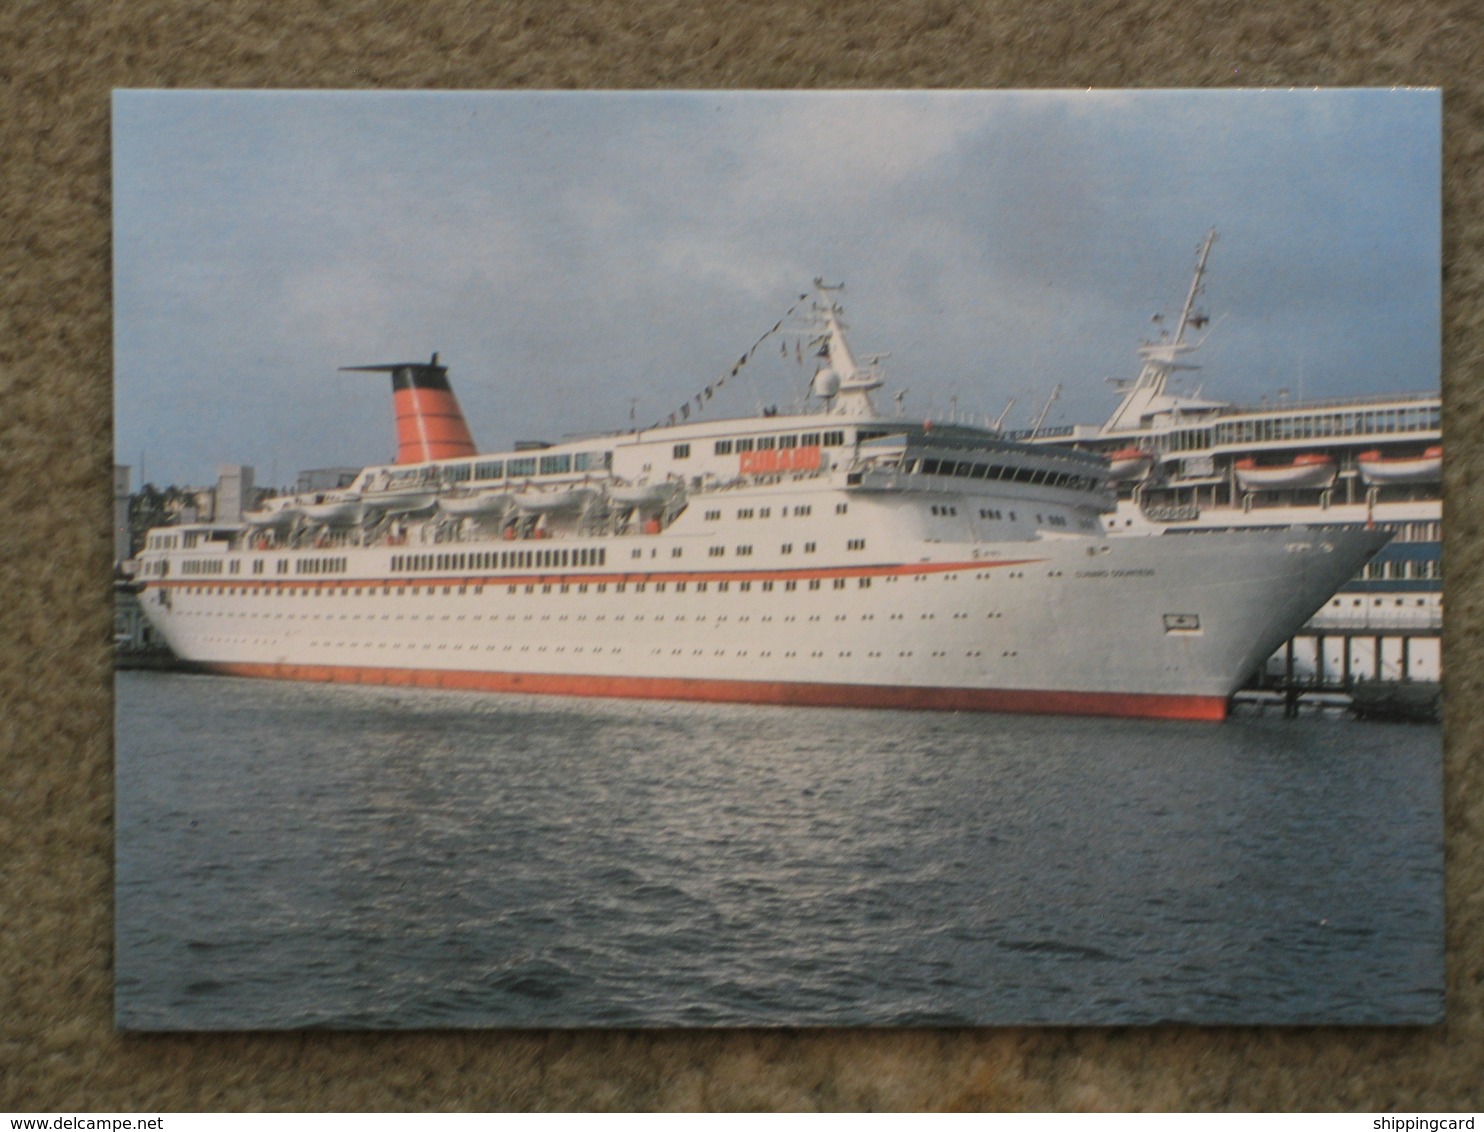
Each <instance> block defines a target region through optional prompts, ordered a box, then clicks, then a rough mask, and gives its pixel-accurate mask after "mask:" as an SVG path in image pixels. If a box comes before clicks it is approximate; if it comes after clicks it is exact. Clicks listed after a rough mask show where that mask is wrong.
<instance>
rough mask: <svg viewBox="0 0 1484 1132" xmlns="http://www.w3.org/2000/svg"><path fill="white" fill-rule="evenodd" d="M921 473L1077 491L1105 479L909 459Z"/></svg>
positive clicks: (912, 467) (911, 467)
mask: <svg viewBox="0 0 1484 1132" xmlns="http://www.w3.org/2000/svg"><path fill="white" fill-rule="evenodd" d="M904 470H905V471H907V472H909V473H916V474H917V475H922V476H959V477H961V478H965V479H976V480H1004V481H1005V482H1007V483H1027V484H1044V485H1046V486H1047V487H1066V488H1071V489H1073V490H1075V491H1097V490H1099V489H1101V487H1102V486H1103V481H1102V480H1101V479H1099V478H1098V477H1097V476H1081V475H1074V474H1073V473H1071V472H1056V471H1052V470H1050V469H1049V468H1027V467H1015V466H1013V465H1003V464H978V463H974V462H973V461H971V460H932V459H924V460H909V461H907V466H906V468H905V469H904Z"/></svg>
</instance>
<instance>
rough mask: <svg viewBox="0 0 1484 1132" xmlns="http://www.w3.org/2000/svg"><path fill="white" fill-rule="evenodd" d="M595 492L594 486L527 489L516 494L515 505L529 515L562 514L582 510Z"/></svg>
mask: <svg viewBox="0 0 1484 1132" xmlns="http://www.w3.org/2000/svg"><path fill="white" fill-rule="evenodd" d="M592 494H593V492H592V488H588V487H572V488H555V489H552V490H548V491H525V492H522V493H521V494H519V495H517V496H514V500H515V505H516V506H517V507H518V508H520V510H521V511H523V512H524V513H525V514H527V515H562V514H566V513H568V512H571V511H580V510H581V509H582V505H583V504H584V503H586V502H587V501H588V499H589V497H591V496H592Z"/></svg>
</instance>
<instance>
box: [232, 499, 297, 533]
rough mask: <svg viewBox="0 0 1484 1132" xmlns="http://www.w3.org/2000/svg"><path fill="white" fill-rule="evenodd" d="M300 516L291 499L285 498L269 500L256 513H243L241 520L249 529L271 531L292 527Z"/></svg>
mask: <svg viewBox="0 0 1484 1132" xmlns="http://www.w3.org/2000/svg"><path fill="white" fill-rule="evenodd" d="M300 514H301V512H300V510H299V507H298V505H297V504H296V503H295V502H294V500H293V499H292V497H288V496H285V497H284V498H282V499H270V500H269V501H268V502H267V503H266V504H264V505H263V506H262V507H260V508H259V509H258V510H256V511H244V512H243V514H242V518H243V520H244V521H245V522H246V523H247V525H248V526H249V527H255V528H257V529H259V530H271V529H281V528H283V527H288V526H292V525H293V522H294V520H295V519H297V518H298V517H299V515H300Z"/></svg>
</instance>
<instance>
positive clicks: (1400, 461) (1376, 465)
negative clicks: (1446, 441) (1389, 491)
mask: <svg viewBox="0 0 1484 1132" xmlns="http://www.w3.org/2000/svg"><path fill="white" fill-rule="evenodd" d="M1355 465H1356V467H1358V468H1359V469H1360V478H1361V479H1363V480H1365V482H1366V483H1368V484H1385V483H1437V482H1438V481H1439V480H1440V479H1442V478H1443V446H1442V445H1441V444H1434V445H1433V446H1432V447H1431V448H1429V449H1427V451H1425V452H1424V453H1422V455H1421V456H1383V455H1381V453H1380V451H1379V450H1375V451H1371V452H1362V453H1361V454H1360V455H1359V456H1357V457H1356V458H1355Z"/></svg>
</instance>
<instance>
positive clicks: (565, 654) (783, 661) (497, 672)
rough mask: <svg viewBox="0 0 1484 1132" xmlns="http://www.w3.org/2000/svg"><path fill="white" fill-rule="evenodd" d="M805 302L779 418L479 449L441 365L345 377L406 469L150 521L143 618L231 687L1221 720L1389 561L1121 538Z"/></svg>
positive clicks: (1257, 535)
mask: <svg viewBox="0 0 1484 1132" xmlns="http://www.w3.org/2000/svg"><path fill="white" fill-rule="evenodd" d="M816 288H817V291H816V295H815V297H814V299H813V301H812V302H809V303H808V307H807V310H805V309H803V308H804V306H805V303H806V301H807V300H808V296H801V297H800V302H799V303H798V304H796V307H795V309H797V310H801V316H800V317H802V318H806V319H807V325H806V327H805V328H804V330H803V331H802V333H803V334H804V337H805V338H807V339H808V341H809V349H810V352H811V356H813V357H814V358H817V359H818V361H817V367H818V368H817V370H816V372H815V373H814V375H813V379H812V384H811V386H810V399H809V404H808V405H807V406H806V410H805V411H800V412H787V413H783V414H779V413H777V412H776V411H773V410H768V411H765V412H763V413H762V414H761V415H758V416H753V417H749V418H745V419H726V420H714V421H711V420H701V419H691V418H692V416H695V417H697V418H699V417H700V416H701V415H702V412H701V411H702V410H704V409H705V408H706V406H707V402H708V401H709V400H710V396H711V393H712V389H711V388H710V387H708V388H707V389H706V390H705V391H704V392H703V393H701V394H698V395H697V396H696V397H695V398H694V399H693V401H694V404H695V407H696V410H697V411H696V412H695V413H694V414H693V413H692V412H691V411H690V409H689V405H690V402H688V403H687V407H686V408H685V409H683V410H682V411H680V412H679V413H677V414H676V415H675V416H673V417H672V418H671V419H670V420H668V421H664V422H661V423H658V424H656V425H655V426H653V427H650V428H642V429H632V430H628V431H623V432H615V433H611V434H603V435H596V436H589V437H585V438H578V439H570V440H565V441H563V442H560V443H554V444H534V443H526V444H518V445H516V446H515V448H514V449H513V450H510V451H505V452H483V453H482V452H479V451H478V450H477V449H476V447H475V444H474V441H473V439H472V437H471V434H470V431H469V429H468V426H467V424H466V422H465V420H464V416H463V413H462V411H461V410H460V408H459V404H458V401H457V398H456V397H455V395H454V393H453V391H452V388H451V386H450V384H449V381H448V370H447V368H446V367H445V366H443V365H441V364H439V362H438V356H437V355H436V354H434V355H433V357H432V360H431V361H428V362H417V363H411V362H408V363H396V364H391V365H378V366H361V367H350V368H356V369H361V370H372V371H381V372H386V373H388V374H389V375H390V378H391V384H392V388H393V397H394V402H395V408H396V417H397V441H398V446H397V454H396V459H395V460H394V461H393V462H391V463H389V464H385V465H378V466H372V467H367V468H364V469H361V470H360V471H359V472H357V473H355V474H354V477H353V479H351V481H350V482H349V483H348V484H347V485H346V486H344V487H342V488H339V489H337V490H327V491H314V492H298V493H293V494H285V495H282V496H279V497H277V498H273V499H270V500H268V501H266V502H264V503H262V504H261V505H260V506H258V507H257V508H256V509H249V510H246V511H244V513H243V514H242V516H241V521H240V522H238V521H232V522H226V521H221V520H220V519H219V520H218V521H215V522H210V523H188V524H183V525H178V526H170V527H161V528H157V529H155V530H152V531H151V532H150V533H149V534H148V536H147V539H146V544H145V546H144V548H143V550H142V552H141V554H140V555H139V561H138V578H139V582H140V585H141V593H140V602H141V606H142V608H143V610H144V612H145V615H146V616H147V617H148V618H149V619H150V621H151V623H152V624H153V625H154V626H155V627H156V629H157V630H158V632H159V633H160V634H161V635H162V636H163V637H164V639H165V640H166V641H167V642H168V643H169V645H170V647H171V649H172V650H173V651H174V652H175V653H176V655H177V656H178V657H180V658H181V659H182V661H184V662H186V663H188V664H190V665H192V666H194V667H197V668H200V669H204V670H208V671H212V672H218V673H227V674H234V675H239V676H251V677H269V678H279V679H290V680H321V681H345V682H351V683H365V684H389V685H410V686H418V687H428V688H446V689H483V690H491V691H512V692H525V693H555V694H568V695H589V696H625V697H648V698H665V699H679V700H686V699H693V700H711V701H734V702H747V703H772V704H797V705H842V706H858V707H892V708H908V709H944V710H984V711H1011V712H1041V713H1066V714H1092V715H1106V716H1134V717H1152V718H1171V719H1200V720H1219V719H1222V718H1224V717H1225V715H1226V714H1227V711H1228V705H1229V700H1230V697H1231V696H1232V694H1233V692H1234V691H1235V690H1236V689H1237V688H1238V687H1239V686H1241V685H1242V683H1243V682H1244V681H1245V680H1246V679H1247V678H1248V676H1249V675H1250V674H1251V673H1252V672H1253V671H1254V670H1255V669H1257V668H1258V667H1260V666H1261V665H1262V663H1263V661H1264V659H1265V658H1266V657H1268V656H1269V655H1270V654H1271V653H1272V652H1273V651H1274V649H1276V648H1278V647H1279V645H1280V644H1281V643H1282V642H1284V641H1286V640H1288V639H1289V638H1290V637H1292V635H1293V634H1294V633H1295V632H1296V631H1297V630H1298V629H1299V628H1300V627H1301V626H1302V625H1303V624H1304V623H1305V622H1306V621H1307V620H1308V619H1309V618H1310V617H1311V616H1312V615H1313V614H1314V613H1315V612H1316V611H1317V610H1319V609H1320V608H1321V607H1323V606H1324V604H1325V603H1326V602H1327V601H1328V600H1330V598H1331V596H1332V595H1333V594H1334V593H1335V591H1336V590H1337V589H1338V588H1339V587H1340V586H1341V585H1342V584H1344V583H1345V582H1346V581H1347V580H1348V579H1350V578H1351V577H1353V576H1354V575H1355V574H1356V572H1357V571H1358V570H1360V569H1361V568H1362V567H1363V566H1364V564H1365V563H1366V562H1367V561H1368V560H1369V559H1370V558H1371V557H1372V556H1373V555H1374V554H1375V553H1376V552H1377V551H1378V550H1380V549H1381V548H1382V547H1383V546H1384V545H1385V543H1386V542H1387V541H1388V540H1389V538H1390V535H1389V533H1387V532H1385V531H1382V530H1379V529H1367V525H1366V524H1365V523H1364V522H1359V521H1357V522H1354V523H1350V524H1345V525H1339V524H1329V525H1326V526H1325V527H1323V528H1311V527H1305V526H1301V525H1291V524H1276V523H1275V524H1270V525H1267V526H1265V527H1264V529H1260V530H1259V529H1254V530H1226V531H1200V532H1198V533H1189V534H1178V535H1177V534H1173V533H1163V532H1160V531H1153V532H1150V533H1149V534H1148V537H1141V538H1130V537H1111V532H1110V530H1109V529H1108V526H1107V524H1106V522H1105V517H1106V516H1107V515H1109V514H1110V513H1112V512H1113V511H1114V508H1115V506H1116V504H1117V492H1116V488H1117V484H1118V483H1119V482H1120V481H1119V479H1118V477H1117V475H1116V473H1115V469H1114V468H1113V467H1112V466H1110V463H1109V460H1108V459H1107V457H1106V456H1104V455H1102V454H1098V453H1092V452H1086V451H1078V450H1076V449H1074V448H1071V447H1061V446H1055V445H1045V444H1039V443H1026V442H1022V441H1018V440H1014V439H1011V438H1007V437H1006V436H1004V435H1002V434H1001V433H1000V432H998V431H997V430H995V429H992V428H979V427H973V426H970V425H967V424H962V423H956V422H935V421H924V420H921V419H917V420H908V419H904V418H902V417H901V416H900V415H898V416H892V415H886V414H883V413H881V412H878V410H877V407H876V405H875V403H874V400H873V394H874V393H876V391H877V390H879V389H880V388H881V386H882V385H883V377H882V373H881V366H880V356H877V357H876V358H873V359H870V360H867V361H865V362H857V360H856V357H855V355H854V354H853V352H852V350H851V347H850V345H849V344H848V343H847V340H846V335H845V330H846V327H845V325H844V323H843V320H842V313H843V312H842V308H841V306H840V304H839V290H840V289H839V288H835V287H826V286H825V285H824V284H823V282H822V281H819V280H816ZM790 315H792V312H790ZM782 325H783V322H782V321H780V322H779V324H778V325H777V326H775V327H774V328H773V331H770V332H769V333H773V332H775V331H778V330H779V328H780V327H781V326H782ZM767 337H768V335H767V334H765V335H764V336H763V338H762V339H759V340H758V344H761V343H762V341H763V340H764V339H766V338H767ZM801 341H802V339H801ZM753 349H754V350H756V349H757V345H756V344H755V345H754V347H753ZM749 356H750V352H749V354H744V355H743V358H742V360H741V362H739V363H738V364H739V366H740V365H741V364H743V363H744V362H746V360H747V359H748V357H749ZM736 372H737V367H733V370H732V373H733V375H735V374H736Z"/></svg>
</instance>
